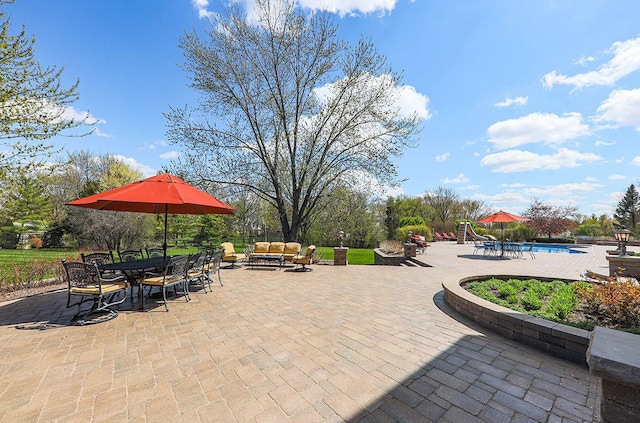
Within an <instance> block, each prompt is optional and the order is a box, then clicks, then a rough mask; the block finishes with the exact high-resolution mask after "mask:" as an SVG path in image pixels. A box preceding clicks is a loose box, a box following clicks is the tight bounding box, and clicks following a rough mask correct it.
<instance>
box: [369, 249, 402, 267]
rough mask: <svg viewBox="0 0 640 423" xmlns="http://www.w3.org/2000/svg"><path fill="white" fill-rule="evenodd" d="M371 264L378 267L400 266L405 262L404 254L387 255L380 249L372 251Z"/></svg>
mask: <svg viewBox="0 0 640 423" xmlns="http://www.w3.org/2000/svg"><path fill="white" fill-rule="evenodd" d="M373 256H374V258H373V263H374V264H377V265H379V266H400V265H402V264H403V263H404V262H405V256H404V254H388V253H385V252H384V251H382V250H381V249H380V248H376V249H374V250H373Z"/></svg>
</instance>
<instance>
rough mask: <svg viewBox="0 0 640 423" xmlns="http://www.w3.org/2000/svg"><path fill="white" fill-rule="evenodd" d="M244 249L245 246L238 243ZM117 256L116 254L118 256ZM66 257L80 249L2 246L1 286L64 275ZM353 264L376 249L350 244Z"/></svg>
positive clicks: (366, 260) (368, 260)
mask: <svg viewBox="0 0 640 423" xmlns="http://www.w3.org/2000/svg"><path fill="white" fill-rule="evenodd" d="M196 251H197V249H196V248H169V249H168V250H167V254H168V255H172V256H175V255H181V254H189V253H193V252H196ZM236 251H238V252H240V251H242V247H236ZM316 254H318V255H319V256H320V257H321V259H322V260H328V261H333V247H318V249H317V253H316ZM114 258H115V259H116V260H117V259H118V258H117V255H116V257H114ZM62 259H66V260H69V261H80V252H79V251H77V250H70V249H64V248H60V249H50V248H39V249H29V250H1V249H0V286H2V285H14V284H24V283H27V282H30V281H37V280H41V279H46V278H51V277H54V276H58V277H62V276H63V274H62V266H61V265H60V262H61V261H62ZM347 259H348V262H349V264H350V265H358V264H360V265H367V264H373V261H374V257H373V250H372V249H367V248H349V252H348V256H347Z"/></svg>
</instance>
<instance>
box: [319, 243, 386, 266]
mask: <svg viewBox="0 0 640 423" xmlns="http://www.w3.org/2000/svg"><path fill="white" fill-rule="evenodd" d="M316 251H317V252H318V254H319V255H320V257H321V258H322V259H323V260H331V261H333V247H318V249H317V250H316ZM373 260H374V258H373V250H372V249H370V248H349V251H348V252H347V261H348V262H349V264H373Z"/></svg>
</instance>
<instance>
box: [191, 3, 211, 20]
mask: <svg viewBox="0 0 640 423" xmlns="http://www.w3.org/2000/svg"><path fill="white" fill-rule="evenodd" d="M191 4H192V5H193V7H194V8H195V9H196V10H197V11H198V18H200V19H202V18H206V19H211V18H212V17H213V15H214V13H213V12H211V11H209V10H208V9H207V7H209V0H191Z"/></svg>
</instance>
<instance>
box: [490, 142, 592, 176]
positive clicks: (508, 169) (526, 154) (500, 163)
mask: <svg viewBox="0 0 640 423" xmlns="http://www.w3.org/2000/svg"><path fill="white" fill-rule="evenodd" d="M599 160H601V157H600V156H598V155H597V154H593V153H580V152H578V151H574V150H569V149H567V148H561V149H559V150H558V151H557V152H556V153H554V154H537V153H532V152H530V151H522V150H507V151H503V152H500V153H494V154H489V155H487V156H485V157H483V158H482V160H481V161H480V164H481V165H482V166H488V167H491V168H492V169H491V172H497V173H512V172H526V171H531V170H539V169H543V170H557V169H563V168H571V167H578V166H580V165H582V164H584V163H593V162H597V161H599Z"/></svg>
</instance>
